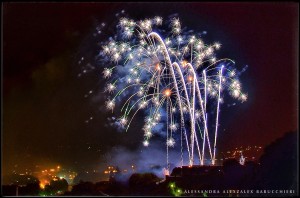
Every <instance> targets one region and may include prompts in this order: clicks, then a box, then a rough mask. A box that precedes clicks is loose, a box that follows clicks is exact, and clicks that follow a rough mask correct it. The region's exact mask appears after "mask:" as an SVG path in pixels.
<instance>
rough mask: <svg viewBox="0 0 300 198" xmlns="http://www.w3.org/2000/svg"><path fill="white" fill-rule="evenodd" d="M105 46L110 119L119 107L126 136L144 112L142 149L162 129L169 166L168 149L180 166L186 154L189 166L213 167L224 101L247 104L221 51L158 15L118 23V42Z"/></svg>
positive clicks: (230, 63) (115, 39)
mask: <svg viewBox="0 0 300 198" xmlns="http://www.w3.org/2000/svg"><path fill="white" fill-rule="evenodd" d="M102 47H103V49H102V51H101V52H100V55H99V56H100V57H101V58H102V59H103V61H105V63H106V66H105V68H104V70H103V77H104V78H106V79H107V85H106V87H105V92H107V95H108V96H107V97H108V99H107V101H106V107H107V109H108V110H110V111H112V112H114V113H115V112H116V110H115V107H116V106H117V105H120V108H118V110H117V111H118V112H119V113H121V116H120V118H119V119H118V122H119V123H120V125H122V126H123V127H124V130H126V131H127V130H128V129H129V127H130V125H131V123H132V120H133V119H134V118H135V116H136V115H137V113H138V112H139V111H140V110H142V111H143V113H144V115H146V117H145V124H144V127H143V132H144V140H143V145H144V146H146V147H147V146H150V145H151V141H150V139H151V137H152V136H153V135H154V132H153V131H154V129H155V127H156V126H157V125H158V124H159V123H162V124H163V126H164V133H165V137H166V141H165V143H166V149H167V164H168V163H169V159H168V158H169V157H168V153H169V149H171V147H174V146H175V145H178V146H180V148H181V165H183V164H184V154H183V153H184V151H185V152H186V153H187V155H188V156H187V159H188V165H190V166H192V165H194V164H197V162H199V164H200V165H204V164H206V163H208V164H211V165H215V163H216V148H217V138H218V128H219V120H220V108H221V106H222V103H224V97H223V95H224V94H226V93H228V94H229V95H230V96H232V97H233V98H235V99H238V100H240V101H241V102H244V101H246V100H247V94H245V93H243V92H242V89H241V83H240V81H239V79H238V73H237V71H236V70H235V69H234V64H235V63H234V61H233V60H231V59H228V58H223V59H217V58H216V53H215V52H216V51H217V50H219V49H220V48H221V44H220V43H218V42H215V43H213V44H211V45H208V44H205V43H204V41H203V33H198V34H197V33H194V32H193V31H188V30H187V29H186V28H185V27H183V26H182V24H181V21H180V20H179V19H178V18H176V17H173V18H170V19H168V20H166V21H164V20H163V18H162V17H159V16H156V17H154V18H151V19H150V18H149V19H145V20H140V21H135V20H131V19H128V18H125V17H123V18H120V21H119V23H118V25H117V33H116V35H114V36H112V37H111V38H110V39H109V40H108V41H107V42H106V43H105V45H103V46H102ZM175 134H178V135H175ZM206 159H208V160H206Z"/></svg>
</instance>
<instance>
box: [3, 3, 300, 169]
mask: <svg viewBox="0 0 300 198" xmlns="http://www.w3.org/2000/svg"><path fill="white" fill-rule="evenodd" d="M2 6H3V11H4V12H3V42H2V43H3V46H2V47H3V48H2V49H3V50H2V52H3V63H2V72H3V73H2V74H3V89H2V90H3V92H2V93H3V96H2V97H3V124H2V127H3V130H2V131H3V133H2V137H3V138H2V144H3V147H2V148H3V161H2V162H3V165H4V166H3V167H4V173H6V172H7V171H8V170H11V168H12V167H13V165H15V164H19V165H29V166H30V164H42V163H53V164H57V163H59V164H62V165H63V166H64V165H65V166H71V167H74V168H76V169H78V170H80V169H84V168H86V167H91V166H92V167H94V166H96V165H97V164H98V163H104V162H105V159H106V158H107V156H109V155H110V153H111V152H112V149H113V148H118V147H119V146H122V148H126V149H128V150H130V151H132V152H135V151H137V150H139V148H140V145H141V144H142V137H143V134H142V131H141V129H139V125H138V123H136V127H133V129H132V130H129V132H128V133H120V132H118V131H117V130H116V129H114V128H112V127H107V126H106V122H107V117H108V116H111V114H109V112H105V111H103V108H102V107H101V106H103V105H104V103H103V104H101V103H99V101H98V102H93V101H91V100H90V99H89V98H85V97H84V95H85V94H87V93H88V92H89V90H90V89H95V87H96V88H97V89H98V90H101V89H102V88H103V86H104V84H103V83H101V82H102V81H100V82H98V83H97V78H99V74H97V73H95V72H94V73H93V72H92V73H90V74H89V75H87V76H85V77H82V78H78V73H80V72H81V70H82V64H87V63H88V61H89V60H92V57H93V56H94V55H96V54H97V51H96V50H97V48H96V47H95V46H96V40H97V39H98V40H99V39H100V40H99V41H101V39H105V40H106V39H107V38H108V35H103V36H102V37H97V38H96V39H95V38H94V37H93V36H92V35H93V34H94V33H95V32H96V30H95V27H96V25H97V23H101V22H105V23H107V24H108V26H109V24H110V23H111V22H112V21H114V20H115V13H117V12H120V11H121V10H122V9H124V10H125V11H126V12H127V13H128V15H129V16H131V17H135V18H145V17H153V16H156V15H160V16H163V17H166V16H168V15H170V14H173V13H178V16H179V17H180V19H181V20H182V21H183V24H184V25H185V26H187V27H188V28H189V29H195V30H199V31H204V30H205V31H207V38H208V40H209V41H212V42H213V41H219V42H220V43H222V48H221V50H220V52H222V53H224V55H226V56H227V57H229V58H231V59H233V60H235V62H236V67H237V68H238V69H239V70H242V69H243V68H244V67H245V66H248V67H247V70H246V71H245V72H244V73H243V74H242V75H241V76H240V79H241V82H242V86H243V90H245V91H246V92H247V93H248V101H247V102H245V103H242V104H241V103H240V102H237V104H236V105H235V106H231V107H230V108H229V107H226V106H224V108H223V109H222V111H221V113H222V112H224V114H223V115H224V116H223V117H222V115H221V122H220V124H221V129H222V130H221V131H222V133H220V134H221V135H220V137H219V139H218V141H219V150H223V149H229V148H234V147H235V146H240V145H261V146H265V145H267V144H269V143H271V142H272V141H273V140H275V139H276V138H279V137H281V136H282V135H283V134H284V133H285V132H287V131H290V130H297V121H296V120H297V110H298V106H297V94H298V92H297V90H296V89H297V84H298V83H297V73H298V71H297V65H298V63H297V59H298V57H297V54H298V46H297V43H298V42H299V41H298V20H297V19H298V4H296V3H184V4H182V3H161V4H155V3H151V4H145V3H132V4H128V3H127V4H126V3H119V4H112V3H111V4H100V3H90V4H86V3H60V4H58V3H51V4H49V3H47V4H46V3H4V4H2ZM89 46H90V47H89ZM93 50H95V51H93ZM93 53H94V54H93ZM81 57H84V58H85V59H84V61H83V63H82V64H79V63H78V61H79V60H80V59H81ZM91 116H92V117H93V119H92V120H91V121H90V122H89V123H86V122H85V121H86V120H88V119H89V118H90V117H91ZM139 130H140V131H139Z"/></svg>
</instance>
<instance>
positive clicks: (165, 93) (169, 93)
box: [164, 89, 172, 97]
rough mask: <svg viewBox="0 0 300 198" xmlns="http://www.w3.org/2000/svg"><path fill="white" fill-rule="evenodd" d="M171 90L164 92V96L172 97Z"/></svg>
mask: <svg viewBox="0 0 300 198" xmlns="http://www.w3.org/2000/svg"><path fill="white" fill-rule="evenodd" d="M171 93H172V92H171V90H170V89H166V90H165V91H164V95H165V96H167V97H170V96H171Z"/></svg>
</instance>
